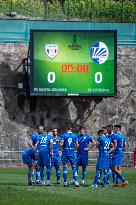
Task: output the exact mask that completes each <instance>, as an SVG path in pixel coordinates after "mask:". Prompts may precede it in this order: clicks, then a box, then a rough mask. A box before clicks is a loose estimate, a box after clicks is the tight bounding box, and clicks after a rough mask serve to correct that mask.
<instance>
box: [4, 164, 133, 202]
mask: <svg viewBox="0 0 136 205" xmlns="http://www.w3.org/2000/svg"><path fill="white" fill-rule="evenodd" d="M68 172H69V181H71V180H72V177H71V176H72V174H71V171H70V169H69V170H68ZM122 173H123V174H124V176H125V177H126V179H127V180H128V182H129V184H128V185H127V186H126V187H116V188H115V187H111V186H109V187H108V188H102V187H98V188H96V189H92V188H90V187H89V186H90V184H91V183H92V182H93V179H94V175H95V169H92V168H88V170H87V176H86V184H85V185H84V186H81V187H74V185H72V184H70V185H69V186H68V187H63V183H62V184H61V185H57V184H56V176H55V172H54V170H53V172H52V175H51V181H52V186H51V187H46V186H41V185H37V186H36V185H35V186H27V168H1V169H0V205H7V204H10V205H19V204H23V205H30V204H32V205H37V204H39V205H42V204H44V205H86V204H88V205H91V204H92V205H133V204H135V202H136V170H135V169H123V171H122ZM61 181H63V179H62V170H61ZM80 181H81V170H79V182H80Z"/></svg>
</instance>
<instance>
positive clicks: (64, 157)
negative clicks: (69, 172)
mask: <svg viewBox="0 0 136 205" xmlns="http://www.w3.org/2000/svg"><path fill="white" fill-rule="evenodd" d="M68 163H70V164H71V166H76V158H75V155H74V156H67V155H65V154H62V164H63V166H64V165H66V164H68Z"/></svg>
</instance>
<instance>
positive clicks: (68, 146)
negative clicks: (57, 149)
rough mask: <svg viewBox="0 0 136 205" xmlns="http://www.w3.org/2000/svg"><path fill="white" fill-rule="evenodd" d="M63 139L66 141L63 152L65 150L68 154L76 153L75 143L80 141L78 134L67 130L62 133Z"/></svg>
mask: <svg viewBox="0 0 136 205" xmlns="http://www.w3.org/2000/svg"><path fill="white" fill-rule="evenodd" d="M62 139H63V141H64V143H63V152H65V154H66V155H67V156H72V155H74V150H75V144H76V141H78V140H77V135H76V134H74V133H68V132H66V133H64V134H63V135H62Z"/></svg>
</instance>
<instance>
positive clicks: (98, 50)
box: [90, 42, 109, 64]
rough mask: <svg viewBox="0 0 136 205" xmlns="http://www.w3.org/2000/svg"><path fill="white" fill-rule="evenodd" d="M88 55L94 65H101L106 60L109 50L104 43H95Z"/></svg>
mask: <svg viewBox="0 0 136 205" xmlns="http://www.w3.org/2000/svg"><path fill="white" fill-rule="evenodd" d="M90 55H91V58H92V60H93V61H94V62H95V63H96V64H103V63H105V62H106V61H107V60H108V57H109V49H108V47H107V45H106V44H105V43H103V42H96V43H94V44H93V46H92V47H91V49H90Z"/></svg>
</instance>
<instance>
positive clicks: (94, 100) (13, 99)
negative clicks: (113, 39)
mask: <svg viewBox="0 0 136 205" xmlns="http://www.w3.org/2000/svg"><path fill="white" fill-rule="evenodd" d="M27 52H28V47H27V46H26V45H13V44H12V45H10V44H6V45H0V72H1V74H0V133H1V140H0V144H1V146H0V149H3V150H4V149H7V150H8V149H11V148H12V149H13V150H18V146H19V145H18V136H22V135H23V132H24V130H26V129H29V130H30V131H31V132H33V129H34V128H36V125H38V124H43V125H44V126H45V128H46V129H49V128H52V127H57V128H58V129H64V128H65V127H66V126H67V125H68V124H70V125H72V126H73V127H75V128H78V127H79V126H81V125H84V126H85V127H86V128H87V130H88V132H89V133H90V134H93V135H95V136H96V132H97V130H98V129H99V128H100V127H102V126H105V125H107V124H121V125H122V130H123V132H124V134H125V135H126V136H127V140H128V148H129V150H131V149H133V148H134V147H136V57H135V56H136V47H123V46H122V47H118V71H117V72H118V77H117V79H118V80H117V87H118V93H117V97H72V98H67V97H29V96H28V95H26V93H25V90H24V91H23V92H22V91H21V92H20V91H19V89H18V88H17V83H18V82H19V81H20V79H23V80H24V82H25V76H24V69H23V66H22V65H21V66H19V65H20V64H21V62H22V60H23V59H24V58H26V57H27Z"/></svg>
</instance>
